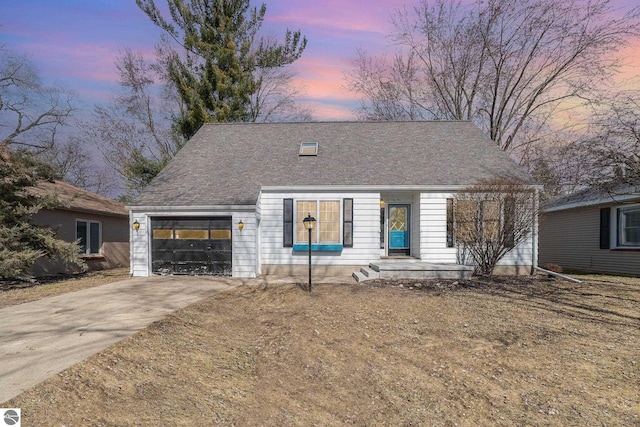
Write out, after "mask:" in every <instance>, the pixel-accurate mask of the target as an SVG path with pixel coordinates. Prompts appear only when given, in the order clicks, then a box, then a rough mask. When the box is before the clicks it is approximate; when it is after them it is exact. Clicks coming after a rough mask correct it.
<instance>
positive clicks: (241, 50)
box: [136, 0, 307, 139]
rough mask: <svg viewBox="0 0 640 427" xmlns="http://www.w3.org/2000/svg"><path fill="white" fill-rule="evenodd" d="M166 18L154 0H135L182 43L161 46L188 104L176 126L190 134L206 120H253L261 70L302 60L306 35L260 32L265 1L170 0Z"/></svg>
mask: <svg viewBox="0 0 640 427" xmlns="http://www.w3.org/2000/svg"><path fill="white" fill-rule="evenodd" d="M167 2H168V6H169V13H170V15H171V18H170V19H165V18H164V17H163V16H162V14H161V13H160V11H159V9H158V7H157V6H156V4H155V1H154V0H136V3H137V4H138V7H139V8H140V9H141V10H142V11H144V12H145V13H146V14H147V15H148V16H149V18H150V19H151V20H152V22H153V23H154V24H155V25H157V26H158V27H160V28H161V29H163V30H164V31H165V32H166V34H168V35H169V36H170V37H171V38H172V39H173V40H174V41H175V42H177V43H178V44H179V45H180V46H181V49H180V52H178V51H177V50H176V49H174V48H171V47H168V46H169V43H168V40H167V39H166V37H165V43H164V48H162V49H159V53H160V55H161V58H160V59H161V63H162V64H163V66H164V67H163V68H164V71H165V72H166V76H167V78H168V79H169V81H170V82H171V83H172V84H173V85H174V86H175V89H176V90H177V93H178V94H179V96H180V99H181V101H182V103H183V110H182V112H181V113H180V115H179V116H178V117H176V119H175V125H176V128H177V130H178V131H179V132H180V133H181V134H182V135H183V136H184V138H185V139H188V138H190V137H191V136H193V134H195V132H196V131H197V130H198V129H199V128H200V126H202V125H203V124H204V123H209V122H241V121H249V120H250V119H251V115H250V102H251V95H252V94H254V93H256V91H257V90H258V89H259V85H260V80H259V79H258V78H257V77H256V70H258V69H267V68H275V67H282V66H284V65H287V64H291V63H293V62H294V61H295V60H297V59H298V58H299V57H300V56H301V55H302V52H303V50H304V48H305V47H306V43H307V40H306V38H304V37H303V36H302V35H301V34H300V31H293V32H292V31H290V30H287V31H286V33H285V38H284V42H283V43H274V42H273V41H272V40H266V39H263V38H258V37H257V33H258V31H259V30H260V28H261V26H262V23H263V21H264V17H265V13H266V10H267V9H266V5H265V4H262V5H261V7H260V8H259V9H258V8H257V7H253V8H251V7H250V2H249V0H191V1H188V0H167Z"/></svg>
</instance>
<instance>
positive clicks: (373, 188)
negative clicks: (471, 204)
mask: <svg viewBox="0 0 640 427" xmlns="http://www.w3.org/2000/svg"><path fill="white" fill-rule="evenodd" d="M470 187H473V185H308V186H295V185H290V186H264V187H262V188H261V191H262V192H265V193H281V192H300V191H317V192H320V191H331V192H341V191H344V192H358V191H363V192H376V193H377V192H382V191H394V192H401V191H423V192H436V191H438V192H445V191H446V192H451V191H461V190H465V189H467V188H470ZM528 187H529V188H531V189H532V190H535V189H537V190H542V188H543V187H542V186H541V185H528Z"/></svg>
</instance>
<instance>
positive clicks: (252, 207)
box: [126, 205, 256, 213]
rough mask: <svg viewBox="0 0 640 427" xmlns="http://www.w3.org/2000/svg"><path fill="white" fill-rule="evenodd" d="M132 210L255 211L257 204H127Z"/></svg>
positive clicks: (169, 211) (151, 211)
mask: <svg viewBox="0 0 640 427" xmlns="http://www.w3.org/2000/svg"><path fill="white" fill-rule="evenodd" d="M126 208H127V209H129V211H130V212H149V213H154V212H167V213H171V212H255V210H256V206H255V205H216V206H126Z"/></svg>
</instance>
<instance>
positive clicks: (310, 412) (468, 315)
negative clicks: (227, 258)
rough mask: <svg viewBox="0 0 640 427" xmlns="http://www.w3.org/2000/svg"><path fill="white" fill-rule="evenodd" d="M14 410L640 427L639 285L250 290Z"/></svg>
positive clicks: (99, 418) (72, 372)
mask: <svg viewBox="0 0 640 427" xmlns="http://www.w3.org/2000/svg"><path fill="white" fill-rule="evenodd" d="M2 406H4V407H19V408H21V409H22V414H23V425H25V426H39V425H46V426H63V425H64V426H69V427H70V426H88V425H91V426H130V425H131V426H132V425H153V426H156V425H180V426H193V425H201V426H208V425H223V426H338V425H358V426H385V425H387V426H455V425H459V426H479V425H504V426H514V425H523V426H535V425H545V426H547V425H551V426H596V425H597V426H640V280H638V279H620V280H615V281H614V280H610V279H600V278H597V277H592V278H589V281H588V282H585V283H581V284H573V283H569V282H565V281H553V280H548V279H546V278H544V277H541V276H538V277H537V278H536V279H532V278H528V277H526V278H521V279H517V280H513V279H509V280H507V279H501V280H496V281H491V282H486V281H480V280H474V281H469V282H453V281H439V282H415V281H411V282H410V281H400V282H398V281H396V282H381V281H375V282H368V283H365V284H355V283H353V284H344V285H335V284H319V285H316V286H314V288H313V292H312V293H311V294H309V293H307V292H305V291H304V290H303V289H302V288H301V287H298V286H296V285H269V286H243V287H239V288H236V289H234V290H232V291H229V292H226V293H223V294H219V295H216V296H214V297H212V298H209V299H207V300H203V301H202V302H200V303H198V304H195V305H192V306H190V307H188V308H186V309H183V310H181V311H178V312H176V313H175V314H173V315H171V316H169V317H168V318H166V319H165V320H162V321H159V322H157V323H155V324H153V325H152V326H151V327H149V328H148V329H146V330H144V331H141V332H140V333H138V334H136V335H135V336H132V337H130V338H128V339H126V340H124V341H122V342H120V343H119V344H117V345H115V346H113V347H111V348H110V349H107V350H106V351H103V352H102V353H99V354H97V355H95V356H94V357H92V358H90V359H88V360H86V361H85V362H83V363H80V364H78V365H75V366H73V367H71V368H70V369H68V370H66V371H64V372H62V373H60V374H58V375H56V376H54V377H52V378H50V379H49V380H47V381H45V382H43V383H41V384H40V385H38V386H37V387H35V388H33V389H31V390H29V391H27V392H25V393H23V394H21V395H20V396H18V397H16V398H14V399H12V400H10V401H8V402H5V403H4V404H3V405H2Z"/></svg>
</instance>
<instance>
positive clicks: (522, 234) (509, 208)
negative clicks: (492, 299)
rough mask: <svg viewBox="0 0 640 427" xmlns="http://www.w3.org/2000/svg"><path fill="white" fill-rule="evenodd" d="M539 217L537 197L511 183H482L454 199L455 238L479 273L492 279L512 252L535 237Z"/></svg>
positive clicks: (522, 187) (520, 186)
mask: <svg viewBox="0 0 640 427" xmlns="http://www.w3.org/2000/svg"><path fill="white" fill-rule="evenodd" d="M536 216H537V193H536V190H535V189H533V188H532V187H531V186H530V185H526V184H523V183H522V182H518V181H512V180H509V179H503V178H498V179H493V180H486V181H483V182H480V183H479V184H477V185H474V186H471V187H469V188H467V189H466V190H463V191H461V192H460V193H458V194H456V196H455V197H454V219H453V221H454V224H455V225H454V230H455V233H454V238H455V243H456V246H457V247H458V250H459V252H460V253H463V254H468V256H469V257H470V258H471V261H472V262H473V264H474V266H475V273H476V274H481V275H491V274H493V270H494V268H495V266H496V264H497V263H498V261H500V260H501V259H502V258H503V257H504V256H505V255H506V254H507V253H508V252H509V251H511V250H512V249H513V248H515V247H516V246H518V245H519V244H520V243H522V242H524V241H525V240H526V239H528V238H529V237H530V236H531V233H532V226H533V224H534V221H535V218H536Z"/></svg>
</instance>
